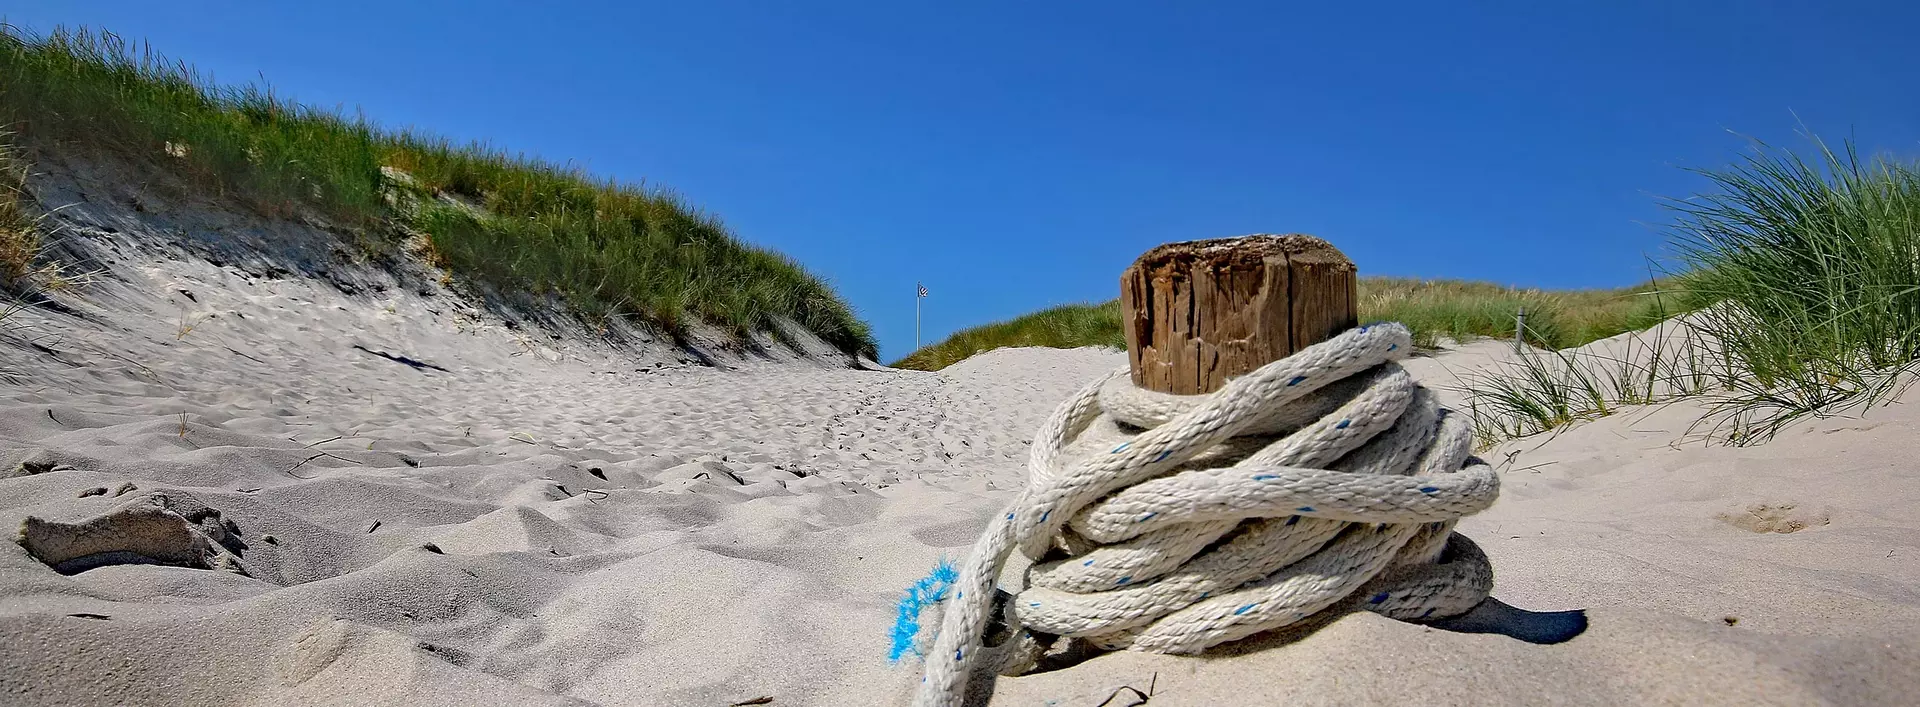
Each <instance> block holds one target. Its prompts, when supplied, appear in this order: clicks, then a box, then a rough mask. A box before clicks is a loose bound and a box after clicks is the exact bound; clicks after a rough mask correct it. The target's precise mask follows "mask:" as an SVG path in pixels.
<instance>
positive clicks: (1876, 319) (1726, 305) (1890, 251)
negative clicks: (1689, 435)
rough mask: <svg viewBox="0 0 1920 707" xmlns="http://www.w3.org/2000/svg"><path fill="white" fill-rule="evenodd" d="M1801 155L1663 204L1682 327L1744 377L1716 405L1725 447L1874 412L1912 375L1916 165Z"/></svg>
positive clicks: (1723, 174) (1831, 153) (1916, 340)
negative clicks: (1676, 266) (1685, 308)
mask: <svg viewBox="0 0 1920 707" xmlns="http://www.w3.org/2000/svg"><path fill="white" fill-rule="evenodd" d="M1811 142H1812V149H1811V150H1810V152H1811V154H1810V155H1801V154H1796V153H1793V152H1789V151H1785V150H1779V149H1775V148H1772V147H1769V146H1767V145H1764V144H1759V143H1756V144H1755V149H1754V150H1753V152H1752V153H1751V154H1749V155H1748V156H1747V157H1746V158H1745V159H1743V160H1742V161H1740V162H1738V163H1736V164H1735V165H1733V166H1732V167H1729V168H1726V169H1719V170H1698V172H1699V174H1701V175H1702V176H1704V177H1706V178H1707V179H1708V180H1709V181H1710V182H1711V184H1712V185H1713V186H1714V187H1715V190H1714V191H1712V192H1711V193H1708V194H1706V195H1703V196H1700V197H1697V198H1694V199H1686V200H1674V201H1672V202H1670V203H1669V206H1670V208H1672V209H1673V210H1674V211H1675V212H1676V213H1677V215H1678V219H1677V224H1676V226H1675V229H1674V242H1675V244H1676V246H1677V250H1678V251H1679V262H1680V263H1681V264H1682V266H1683V267H1684V272H1685V274H1684V276H1682V277H1681V280H1680V281H1681V283H1682V287H1683V289H1684V291H1685V293H1686V297H1687V298H1688V299H1689V302H1688V304H1689V306H1690V308H1693V309H1697V310H1699V313H1698V314H1697V315H1696V316H1695V317H1692V318H1690V319H1691V321H1692V322H1693V324H1692V326H1693V327H1694V329H1695V330H1696V331H1697V333H1698V334H1699V335H1700V336H1702V337H1704V338H1707V339H1709V340H1712V341H1717V342H1720V345H1719V346H1718V347H1717V350H1718V351H1719V352H1720V353H1721V355H1722V357H1723V358H1724V359H1725V363H1726V365H1728V366H1729V367H1730V368H1732V369H1733V370H1737V371H1740V372H1742V374H1743V375H1741V376H1738V377H1736V378H1735V379H1734V380H1732V381H1731V384H1732V386H1733V390H1732V392H1731V393H1730V394H1729V395H1728V396H1726V397H1725V398H1724V400H1721V401H1718V404H1717V408H1718V409H1717V412H1718V413H1721V414H1720V415H1717V417H1720V418H1723V419H1725V420H1728V421H1731V426H1730V427H1728V428H1726V429H1724V430H1722V431H1723V432H1724V433H1725V436H1727V437H1729V438H1731V439H1735V440H1742V439H1764V438H1766V437H1769V436H1771V435H1772V434H1773V433H1775V432H1776V431H1778V430H1779V429H1780V427H1782V426H1783V425H1786V424H1789V423H1791V422H1793V421H1794V420H1797V419H1800V418H1802V417H1806V416H1809V415H1812V416H1825V415H1828V414H1830V413H1832V412H1835V411H1839V410H1844V409H1847V408H1849V407H1852V406H1854V405H1871V404H1873V403H1875V402H1880V401H1885V400H1887V399H1888V398H1889V397H1890V396H1891V395H1893V394H1895V393H1897V391H1898V390H1899V388H1900V387H1901V386H1900V384H1901V383H1902V381H1905V380H1910V379H1908V378H1907V377H1906V376H1904V375H1903V374H1904V373H1906V372H1908V371H1911V370H1913V369H1914V368H1915V366H1916V364H1917V363H1920V163H1916V162H1914V161H1911V160H1902V159H1898V158H1895V157H1892V156H1887V155H1882V156H1878V157H1874V158H1872V159H1863V158H1862V157H1861V156H1860V155H1859V154H1858V153H1857V151H1856V150H1855V148H1854V146H1853V145H1852V144H1851V143H1847V144H1844V145H1843V146H1842V147H1841V148H1840V149H1839V150H1835V149H1833V148H1832V147H1830V146H1829V145H1827V144H1826V143H1825V142H1824V141H1822V140H1820V139H1819V138H1818V137H1812V138H1811Z"/></svg>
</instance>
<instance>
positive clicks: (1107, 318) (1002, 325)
mask: <svg viewBox="0 0 1920 707" xmlns="http://www.w3.org/2000/svg"><path fill="white" fill-rule="evenodd" d="M1012 346H1046V347H1051V348H1056V349H1071V348H1078V347H1081V346H1107V347H1111V348H1116V349H1123V350H1124V349H1126V348H1127V335H1126V331H1125V330H1123V329H1122V328H1121V324H1120V300H1117V299H1115V300H1112V301H1109V302H1104V303H1100V304H1066V305H1060V306H1058V307H1050V308H1048V309H1043V310H1040V311H1038V312H1034V313H1032V314H1024V315H1021V316H1019V317H1015V318H1013V319H1009V320H1007V321H1004V322H995V323H992V324H984V325H981V326H977V327H973V328H970V329H962V330H960V331H957V332H954V333H953V334H952V335H950V336H948V337H947V338H946V339H943V340H941V341H940V342H939V343H936V344H932V345H929V346H923V347H920V350H918V351H915V352H913V353H911V354H908V355H907V356H905V357H902V358H901V359H900V360H898V361H895V362H893V363H892V364H889V365H891V366H893V367H895V368H910V369H915V370H922V371H937V370H940V369H942V368H946V367H947V366H951V365H953V364H956V363H959V362H960V361H962V360H965V359H966V358H967V357H969V356H973V355H974V354H978V353H983V352H986V351H991V350H993V349H1000V348H1007V347H1012Z"/></svg>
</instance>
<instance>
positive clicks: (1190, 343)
mask: <svg viewBox="0 0 1920 707" xmlns="http://www.w3.org/2000/svg"><path fill="white" fill-rule="evenodd" d="M1358 282H1359V279H1358V273H1357V272H1356V271H1355V269H1354V267H1353V261H1351V260H1348V259H1347V256H1346V255H1345V254H1343V253H1341V252H1340V250H1339V249H1337V248H1334V247H1333V244H1331V243H1328V242H1326V241H1323V240H1320V239H1318V238H1315V237H1313V236H1306V235H1298V234H1295V235H1285V236H1275V235H1265V234H1262V235H1253V236H1244V237H1241V238H1219V239H1212V240H1202V241H1187V242H1183V243H1168V244H1166V245H1162V246H1159V247H1157V248H1154V249H1152V250H1149V251H1147V252H1146V253H1145V254H1143V255H1141V256H1140V258H1139V259H1138V260H1135V261H1134V263H1133V266H1132V267H1129V268H1127V271H1126V273H1125V274H1123V275H1121V276H1120V307H1121V309H1122V311H1123V314H1122V317H1123V320H1124V322H1125V325H1126V330H1127V359H1128V361H1129V363H1130V364H1131V366H1132V369H1133V384H1134V385H1137V386H1140V387H1142V388H1145V389H1148V390H1157V391H1160V392H1163V393H1174V394H1177V395H1197V394H1200V393H1211V392H1213V391H1215V390H1218V389H1220V386H1222V385H1225V384H1226V382H1227V379H1228V378H1230V377H1233V376H1238V375H1242V374H1245V373H1248V372H1250V371H1252V370H1254V369H1256V368H1259V367H1261V366H1263V365H1266V364H1267V363H1270V362H1272V361H1276V360H1279V359H1281V358H1285V357H1286V356H1288V355H1289V354H1292V353H1293V352H1295V351H1298V350H1300V349H1303V348H1306V347H1308V346H1311V345H1313V344H1316V343H1319V342H1321V341H1325V340H1327V339H1328V338H1330V337H1332V336H1333V335H1335V334H1338V333H1340V332H1343V331H1346V330H1347V329H1350V328H1352V327H1354V326H1355V325H1357V324H1358V323H1359V318H1358V317H1357V316H1356V314H1355V307H1356V304H1357V303H1356V302H1355V300H1356V294H1355V288H1356V287H1357V286H1358Z"/></svg>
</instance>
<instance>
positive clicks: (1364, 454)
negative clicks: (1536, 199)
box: [915, 324, 1499, 707]
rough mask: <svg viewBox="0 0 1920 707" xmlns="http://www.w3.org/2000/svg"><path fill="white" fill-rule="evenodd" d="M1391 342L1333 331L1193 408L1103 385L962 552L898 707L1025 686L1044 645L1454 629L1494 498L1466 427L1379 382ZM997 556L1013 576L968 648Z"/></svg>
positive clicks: (1182, 400) (1059, 427)
mask: <svg viewBox="0 0 1920 707" xmlns="http://www.w3.org/2000/svg"><path fill="white" fill-rule="evenodd" d="M1410 347H1411V338H1410V336H1409V335H1408V333H1407V330H1406V328H1405V327H1403V326H1401V325H1399V324H1380V325H1374V326H1368V327H1360V328H1356V329H1352V330H1350V331H1347V332H1345V333H1343V334H1341V335H1339V336H1337V337H1334V338H1333V339H1330V340H1328V341H1325V342H1322V343H1320V344H1317V345H1314V346H1311V347H1308V348H1306V349H1304V350H1302V351H1300V352H1298V353H1295V354H1294V355H1292V356H1289V357H1287V358H1285V359H1281V360H1279V361H1275V362H1273V363H1270V364H1267V365H1266V366H1263V367H1261V368H1260V369H1259V370H1256V371H1253V372H1252V373H1248V374H1247V375H1244V376H1241V377H1239V378H1236V379H1234V380H1232V381H1230V382H1228V383H1227V385H1226V386H1225V387H1223V388H1222V389H1221V390H1219V391H1217V392H1215V393H1211V394H1208V395H1196V396H1177V395H1167V394H1164V393H1155V392H1152V391H1145V390H1140V389H1138V388H1136V387H1134V386H1133V385H1132V384H1131V383H1130V382H1129V381H1128V379H1127V370H1126V369H1124V368H1123V369H1120V370H1118V371H1115V372H1113V373H1112V374H1110V375H1108V376H1107V377H1105V378H1102V379H1101V380H1099V381H1096V382H1094V383H1093V384H1091V385H1088V386H1087V387H1086V388H1084V389H1082V390H1081V391H1080V392H1079V393H1076V394H1075V395H1074V397H1073V398H1072V399H1070V400H1068V401H1067V402H1066V403H1065V404H1063V405H1061V406H1060V408H1059V409H1058V410H1056V411H1055V412H1054V414H1053V416H1052V417H1050V418H1048V420H1047V421H1046V423H1045V424H1043V425H1042V426H1041V429H1040V431H1039V433H1038V434H1036V435H1035V437H1034V441H1033V450H1032V456H1031V458H1030V460H1029V465H1028V466H1029V478H1028V481H1027V487H1026V489H1025V491H1024V492H1022V494H1021V495H1020V497H1019V498H1018V499H1016V500H1015V501H1014V503H1013V505H1012V506H1011V507H1010V508H1009V509H1008V510H1007V512H1006V513H1004V514H1002V515H999V516H996V517H995V518H994V520H993V521H992V522H991V523H990V524H989V526H988V527H987V530H986V532H985V533H984V534H982V535H981V537H980V540H979V541H978V542H976V543H975V544H974V546H973V549H972V552H971V554H970V555H969V556H968V557H967V560H966V562H965V564H963V565H961V567H960V569H959V576H958V579H956V580H955V582H954V584H953V589H954V591H953V597H952V598H951V599H949V600H948V601H947V602H946V608H945V615H944V616H943V617H942V620H941V622H940V623H941V625H940V629H939V633H938V635H937V637H936V639H935V641H934V647H933V649H932V650H931V651H929V652H928V654H927V659H926V665H925V673H924V677H923V679H922V683H923V684H922V685H921V687H920V692H919V695H918V698H917V699H916V702H915V703H916V704H918V705H922V706H923V707H953V706H955V705H959V704H960V702H961V700H962V698H963V697H964V693H965V690H966V687H967V681H968V679H969V677H970V676H971V675H972V674H973V672H974V671H975V670H977V669H981V670H992V671H994V672H998V673H1001V674H1008V675H1013V674H1019V673H1021V672H1025V671H1027V670H1030V669H1031V668H1032V667H1033V666H1034V665H1035V663H1036V662H1037V661H1038V659H1039V658H1040V656H1041V655H1042V653H1043V652H1045V651H1047V650H1050V649H1051V648H1052V647H1053V643H1054V642H1055V641H1057V640H1061V638H1062V637H1066V638H1076V639H1082V640H1085V641H1087V642H1089V643H1090V644H1091V645H1093V646H1095V647H1098V648H1103V649H1123V648H1124V649H1130V650H1142V651H1152V652H1161V653H1198V652H1200V651H1203V650H1205V649H1206V648H1208V647H1210V646H1213V645H1216V644H1219V643H1222V642H1225V641H1230V640H1234V639H1238V638H1242V637H1246V636H1250V635H1253V634H1255V633H1259V632H1262V631H1268V630H1271V629H1275V628H1279V627H1282V626H1286V625H1289V624H1292V623H1295V622H1298V621H1300V620H1301V619H1304V618H1306V617H1308V616H1312V615H1314V614H1316V613H1318V612H1320V611H1323V610H1326V609H1328V608H1330V607H1335V606H1336V605H1340V606H1343V607H1350V608H1365V609H1368V610H1371V611H1375V612H1379V613H1381V614H1384V615H1387V616H1390V617H1393V618H1399V619H1424V618H1441V617H1446V616H1453V615H1458V614H1461V613H1464V612H1466V611H1467V610H1469V609H1471V608H1473V607H1474V606H1475V605H1477V604H1479V603H1480V601H1481V600H1483V599H1485V598H1486V596H1487V593H1488V592H1489V591H1490V590H1491V589H1492V585H1493V571H1492V569H1491V567H1490V566H1489V565H1488V563H1487V560H1486V557H1485V555H1483V554H1481V553H1480V551H1479V549H1478V548H1477V547H1475V546H1474V545H1473V543H1472V541H1469V540H1467V539H1466V538H1465V537H1464V536H1460V535H1457V534H1454V533H1453V532H1452V531H1453V525H1454V522H1455V521H1457V520H1458V519H1459V518H1460V517H1462V516H1465V515H1469V514H1472V513H1476V512H1479V511H1481V510H1483V509H1485V508H1487V507H1488V506H1489V505H1492V503H1493V500H1494V498H1495V496H1496V495H1497V494H1498V493H1499V479H1498V477H1497V476H1495V475H1494V473H1493V470H1492V469H1491V468H1489V467H1488V466H1487V465H1486V464H1484V463H1481V462H1480V461H1479V460H1477V459H1474V458H1472V457H1471V456H1470V454H1471V451H1472V442H1473V439H1472V429H1471V427H1470V425H1469V424H1468V422H1467V421H1466V419H1465V418H1463V417H1462V416H1460V415H1458V414H1455V413H1453V412H1452V411H1449V410H1445V409H1442V408H1441V407H1440V406H1439V405H1438V404H1437V403H1436V402H1435V401H1434V399H1433V396H1432V395H1431V393H1430V392H1428V391H1427V390H1426V389H1425V388H1422V387H1420V386H1419V385H1418V384H1417V383H1415V382H1414V381H1413V379H1412V377H1411V376H1409V375H1408V374H1407V372H1406V371H1405V370H1404V369H1402V368H1401V367H1400V365H1399V364H1398V363H1395V361H1398V360H1399V359H1401V358H1403V357H1405V356H1406V354H1407V353H1408V349H1409V348H1410ZM1015 549H1017V550H1019V551H1020V553H1021V554H1023V555H1025V556H1026V557H1028V558H1030V559H1032V560H1033V561H1034V564H1033V565H1032V566H1031V567H1029V568H1028V570H1027V572H1026V576H1025V587H1024V589H1022V590H1021V591H1019V592H1018V594H1017V595H1014V596H1012V597H1010V598H1009V597H1006V596H1004V595H1003V596H1002V597H1001V599H1002V600H1003V601H1004V602H1005V603H1004V605H1003V606H1002V610H1001V612H1000V613H1001V618H1002V619H1003V621H1004V623H1005V625H1006V628H1008V629H1009V630H1010V632H1011V633H1010V637H1009V638H1008V639H1007V640H1004V641H1002V642H1001V643H1000V644H999V645H996V646H991V647H983V646H982V643H983V642H984V640H985V638H984V636H985V633H986V631H987V629H988V622H989V619H990V618H991V616H990V615H991V614H993V613H995V609H994V607H995V599H996V597H995V592H996V589H995V587H996V584H997V583H998V581H999V578H1000V573H1001V569H1002V567H1003V566H1004V564H1005V562H1006V559H1007V557H1008V555H1009V554H1010V553H1011V552H1012V551H1014V550H1015Z"/></svg>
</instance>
